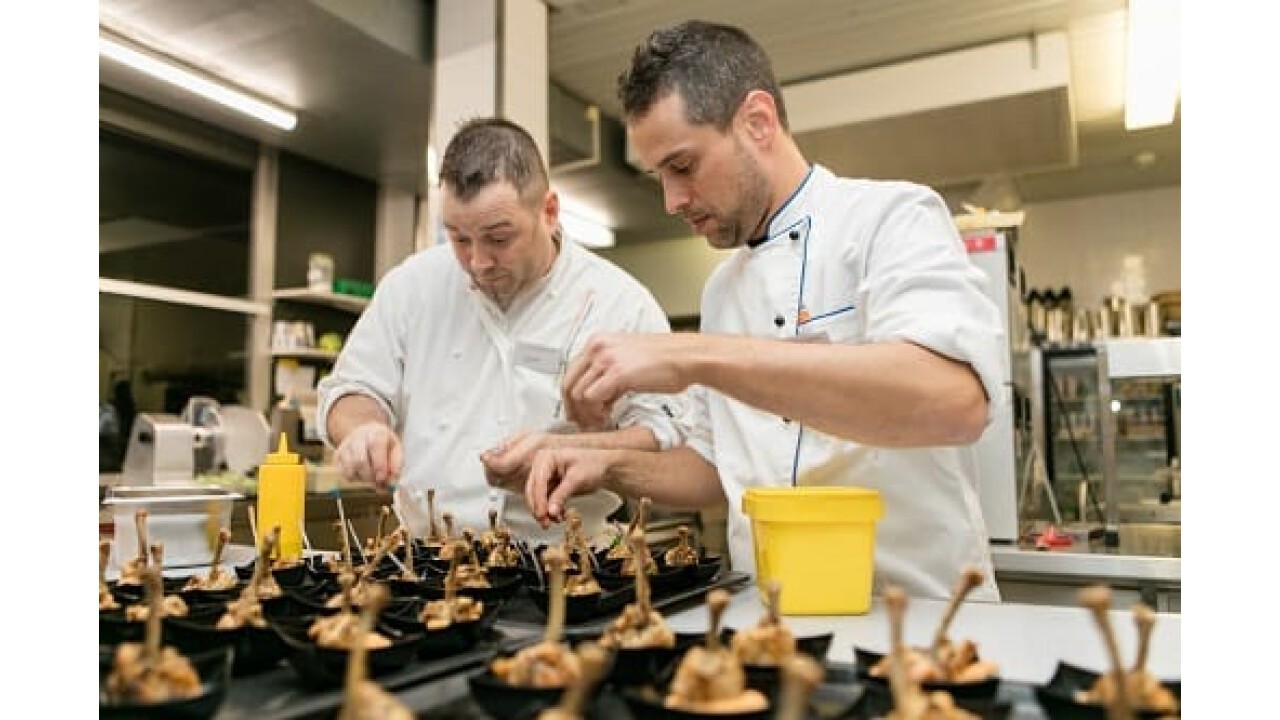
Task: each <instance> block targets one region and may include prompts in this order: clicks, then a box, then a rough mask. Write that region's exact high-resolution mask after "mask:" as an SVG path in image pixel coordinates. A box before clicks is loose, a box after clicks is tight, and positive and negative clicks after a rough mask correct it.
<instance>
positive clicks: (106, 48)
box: [98, 35, 298, 131]
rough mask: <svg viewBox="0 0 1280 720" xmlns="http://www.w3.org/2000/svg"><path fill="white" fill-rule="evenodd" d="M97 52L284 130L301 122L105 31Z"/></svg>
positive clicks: (282, 110) (285, 111)
mask: <svg viewBox="0 0 1280 720" xmlns="http://www.w3.org/2000/svg"><path fill="white" fill-rule="evenodd" d="M98 54H99V55H102V56H103V57H107V58H111V59H112V60H115V61H116V62H119V63H122V64H124V65H127V66H129V67H131V68H133V69H134V70H137V71H139V72H143V73H146V74H147V75H150V76H152V77H154V78H158V79H160V80H164V81H165V82H168V83H172V84H174V85H177V86H178V87H180V88H182V89H184V90H187V91H189V92H193V93H195V94H197V95H200V96H201V97H205V98H208V99H209V100H213V101H214V102H217V103H221V104H222V105H225V106H227V107H229V108H231V109H233V110H236V111H239V112H242V113H244V114H246V115H249V116H250V117H254V118H257V119H258V120H261V121H263V122H265V123H268V124H270V125H274V126H275V127H278V128H280V129H281V130H286V131H288V130H292V129H293V128H294V126H296V125H297V124H298V116H297V115H296V114H294V113H292V112H289V111H288V110H284V109H282V108H279V107H276V106H274V105H270V104H268V103H265V102H263V101H261V100H258V99H257V98H254V97H251V96H249V95H247V94H245V93H244V92H242V91H240V90H235V89H233V88H231V87H228V86H227V85H225V84H223V83H221V82H217V81H214V80H211V79H209V78H205V77H201V76H200V75H197V74H196V73H194V72H192V71H190V70H187V69H185V68H181V67H178V66H177V65H174V64H173V63H172V62H170V61H168V60H162V59H160V58H158V57H155V56H153V55H149V54H147V53H145V52H141V51H139V50H136V49H134V48H131V47H129V46H127V45H125V44H123V43H120V42H118V41H116V40H112V39H111V38H107V37H103V36H102V35H99V36H98Z"/></svg>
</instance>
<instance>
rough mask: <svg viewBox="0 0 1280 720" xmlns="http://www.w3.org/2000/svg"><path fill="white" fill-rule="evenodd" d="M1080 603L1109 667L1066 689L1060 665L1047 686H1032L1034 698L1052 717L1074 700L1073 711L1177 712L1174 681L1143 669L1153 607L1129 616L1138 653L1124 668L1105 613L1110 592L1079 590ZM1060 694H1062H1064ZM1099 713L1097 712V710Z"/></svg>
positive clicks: (1130, 714)
mask: <svg viewBox="0 0 1280 720" xmlns="http://www.w3.org/2000/svg"><path fill="white" fill-rule="evenodd" d="M1080 604H1081V605H1083V606H1085V607H1086V608H1088V609H1089V611H1090V613H1091V614H1092V615H1093V618H1094V620H1095V622H1096V623H1097V625H1098V629H1099V630H1100V631H1101V633H1102V639H1103V642H1104V643H1105V645H1106V650H1107V657H1108V659H1109V661H1110V663H1111V671H1110V672H1107V673H1101V674H1098V675H1097V676H1096V677H1095V678H1094V679H1093V680H1092V681H1091V682H1088V683H1087V684H1084V686H1083V687H1076V688H1074V689H1069V688H1066V687H1064V686H1065V685H1067V684H1068V683H1066V682H1065V681H1064V679H1063V678H1064V676H1066V675H1067V673H1066V672H1065V671H1064V668H1063V666H1062V665H1061V664H1060V665H1059V669H1058V672H1057V673H1056V674H1055V676H1054V678H1053V679H1052V680H1051V681H1050V683H1049V686H1048V687H1046V688H1037V690H1036V698H1037V699H1038V700H1039V701H1040V703H1041V705H1042V706H1044V707H1045V710H1046V711H1047V712H1048V713H1049V715H1050V717H1056V716H1057V714H1058V713H1060V712H1065V711H1068V710H1071V709H1073V708H1071V707H1070V705H1069V703H1072V702H1073V703H1075V704H1076V708H1075V709H1103V710H1105V711H1106V714H1107V716H1108V717H1133V716H1134V715H1137V716H1139V717H1163V716H1168V715H1176V714H1177V713H1178V712H1179V710H1180V707H1179V706H1180V703H1179V700H1178V697H1177V696H1176V695H1175V694H1174V692H1173V689H1172V687H1170V686H1171V685H1172V683H1166V682H1162V681H1161V680H1159V679H1158V678H1156V676H1155V675H1154V674H1153V673H1152V672H1151V671H1150V670H1147V655H1148V653H1149V652H1150V648H1151V632H1152V630H1153V629H1154V627H1155V613H1154V612H1152V610H1151V608H1149V607H1147V606H1146V605H1144V604H1141V603H1139V604H1137V605H1135V606H1134V608H1133V619H1134V623H1135V624H1136V625H1137V630H1138V653H1137V658H1136V659H1135V661H1134V664H1133V667H1132V668H1131V669H1129V670H1125V668H1124V661H1123V660H1121V659H1120V650H1119V646H1118V644H1117V643H1116V638H1115V632H1114V631H1113V630H1112V629H1111V620H1110V616H1109V615H1108V610H1109V609H1110V607H1111V590H1110V589H1109V588H1107V587H1105V586H1101V585H1096V586H1092V587H1087V588H1085V589H1083V590H1081V591H1080ZM1074 675H1076V676H1077V677H1076V678H1075V679H1076V681H1077V682H1082V681H1083V679H1084V676H1086V673H1083V672H1078V673H1074ZM1068 692H1069V694H1068ZM1063 695H1066V697H1065V698H1064V697H1062V696H1063ZM1064 700H1065V701H1067V702H1064ZM1072 714H1080V713H1078V712H1077V713H1072ZM1097 714H1098V715H1101V713H1097Z"/></svg>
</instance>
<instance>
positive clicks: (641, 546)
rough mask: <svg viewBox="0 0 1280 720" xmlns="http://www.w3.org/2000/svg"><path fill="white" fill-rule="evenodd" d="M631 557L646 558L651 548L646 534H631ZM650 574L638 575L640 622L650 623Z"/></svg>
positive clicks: (637, 531) (638, 532)
mask: <svg viewBox="0 0 1280 720" xmlns="http://www.w3.org/2000/svg"><path fill="white" fill-rule="evenodd" d="M630 540H631V557H645V556H646V555H648V554H649V548H648V546H647V545H646V544H645V541H644V533H643V532H641V531H639V530H636V531H635V532H633V533H631V538H630ZM649 593H650V590H649V573H647V572H644V571H643V570H640V571H638V572H637V573H636V605H637V606H638V607H639V608H640V622H642V623H644V624H646V625H647V624H648V622H649V611H650V609H651V608H650V604H649Z"/></svg>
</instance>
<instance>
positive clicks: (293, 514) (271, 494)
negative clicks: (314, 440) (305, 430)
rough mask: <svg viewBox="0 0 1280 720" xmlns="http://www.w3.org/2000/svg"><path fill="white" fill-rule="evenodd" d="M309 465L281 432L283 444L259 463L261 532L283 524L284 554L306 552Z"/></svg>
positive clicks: (296, 556)
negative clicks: (303, 530)
mask: <svg viewBox="0 0 1280 720" xmlns="http://www.w3.org/2000/svg"><path fill="white" fill-rule="evenodd" d="M306 489H307V467H306V465H304V464H302V461H301V459H300V458H299V457H298V454H297V453H292V452H289V439H288V435H286V434H285V433H280V446H279V447H278V448H277V450H276V452H274V453H267V458H266V460H265V461H264V462H263V463H262V465H260V466H259V467H258V528H259V529H258V536H259V549H261V543H262V539H263V538H266V537H267V534H268V533H270V532H271V529H272V528H274V527H277V526H278V527H279V528H280V545H279V548H280V549H279V552H280V557H281V558H299V557H301V556H302V523H303V521H304V520H305V500H306Z"/></svg>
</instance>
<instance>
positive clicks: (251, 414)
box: [122, 396, 267, 486]
mask: <svg viewBox="0 0 1280 720" xmlns="http://www.w3.org/2000/svg"><path fill="white" fill-rule="evenodd" d="M265 426H266V419H265V418H263V417H262V414H261V413H259V412H258V411H256V410H253V409H251V408H246V407H243V406H239V405H228V406H225V407H224V406H222V405H220V404H219V403H218V402H217V401H216V400H214V399H212V398H208V397H202V396H195V397H192V398H191V399H190V400H188V401H187V404H186V406H185V407H184V408H183V410H182V413H181V414H180V415H172V414H167V413H140V414H138V416H137V417H135V418H134V421H133V428H132V430H131V431H130V433H129V445H128V448H127V450H126V451H125V458H124V466H123V469H122V474H123V475H124V484H126V485H133V486H146V485H161V486H183V485H190V484H192V483H194V482H195V478H196V476H198V475H204V474H206V473H219V472H222V471H224V470H228V469H230V470H235V471H237V472H247V471H248V470H250V469H251V468H252V467H254V466H255V465H256V464H257V463H258V462H259V461H260V460H261V458H262V455H264V454H265V452H266V451H265V447H264V445H265V443H266V440H267V438H266V436H265V430H266V427H265Z"/></svg>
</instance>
